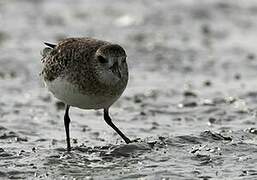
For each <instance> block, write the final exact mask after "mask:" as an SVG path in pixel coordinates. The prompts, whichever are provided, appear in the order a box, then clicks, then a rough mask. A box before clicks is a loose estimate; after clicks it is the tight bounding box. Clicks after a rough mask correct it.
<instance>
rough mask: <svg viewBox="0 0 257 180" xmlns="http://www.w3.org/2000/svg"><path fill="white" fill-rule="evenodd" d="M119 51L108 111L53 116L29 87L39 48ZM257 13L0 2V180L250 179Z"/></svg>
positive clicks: (182, 3)
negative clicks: (117, 88)
mask: <svg viewBox="0 0 257 180" xmlns="http://www.w3.org/2000/svg"><path fill="white" fill-rule="evenodd" d="M74 36H76V37H80V36H90V37H95V38H99V39H104V40H108V41H112V42H116V43H119V44H121V45H122V46H123V47H124V48H125V49H126V51H127V54H128V63H129V68H130V81H129V84H128V87H127V89H126V91H125V92H124V94H123V95H122V97H121V98H120V99H119V101H118V102H117V103H115V104H114V105H113V107H112V108H111V110H110V112H111V116H112V117H113V120H114V123H115V124H116V125H117V126H118V127H120V129H121V130H122V131H123V132H124V133H125V134H126V135H127V136H129V137H130V138H132V139H136V138H140V140H139V141H138V142H136V143H132V144H129V145H126V144H124V142H122V140H121V139H120V137H119V136H117V134H115V133H114V131H113V130H112V129H111V128H110V127H108V126H107V125H106V124H105V122H104V121H103V117H102V112H101V111H94V110H92V111H85V110H80V109H77V108H71V119H72V123H71V127H70V129H71V137H72V146H73V150H72V152H71V153H67V152H66V151H65V146H66V144H65V133H64V127H63V114H64V111H63V106H62V104H61V103H59V102H58V101H57V100H56V99H55V98H54V97H53V96H52V95H51V94H50V93H49V92H48V91H47V89H46V88H44V85H43V82H42V80H41V78H40V77H39V72H40V71H41V68H42V67H41V64H40V59H41V57H40V51H41V50H42V48H43V47H44V46H43V43H42V42H43V41H48V42H56V41H58V39H61V38H65V37H74ZM256 42H257V2H256V1H253V0H248V1H234V0H227V1H222V0H208V1H207V0H198V1H196V0H195V1H193V0H172V1H163V0H162V1H156V0H140V1H137V0H130V1H129V3H128V2H127V1H119V0H102V1H89V0H86V1H82V0H76V1H51V0H42V1H39V0H38V1H24V0H10V1H7V0H1V1H0V94H1V96H0V179H8V178H9V179H61V178H62V179H72V178H75V179H112V180H113V179H154V180H155V179H163V180H164V179H165V180H168V179H256V178H257V129H256V122H257V121H256V116H257V114H256V113H257V107H256V106H257V57H256V52H257V51H256V50H257V46H256Z"/></svg>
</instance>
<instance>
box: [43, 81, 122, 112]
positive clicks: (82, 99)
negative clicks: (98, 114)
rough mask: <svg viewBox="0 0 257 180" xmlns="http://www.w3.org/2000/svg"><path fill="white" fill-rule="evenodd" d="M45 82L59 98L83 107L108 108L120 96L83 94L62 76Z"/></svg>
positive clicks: (71, 104)
mask: <svg viewBox="0 0 257 180" xmlns="http://www.w3.org/2000/svg"><path fill="white" fill-rule="evenodd" d="M45 84H46V86H47V87H48V89H49V91H51V92H52V93H53V95H54V96H55V97H56V98H57V99H59V100H60V101H62V102H64V103H66V104H68V105H70V106H75V107H78V108H81V109H102V108H108V107H110V106H111V105H112V104H113V103H114V102H115V101H116V100H117V99H118V98H119V97H105V96H97V95H89V94H88V95H87V94H82V93H81V92H80V91H79V90H78V88H77V87H76V86H74V85H73V84H71V83H70V82H68V81H66V80H64V79H61V78H56V79H55V80H53V81H45Z"/></svg>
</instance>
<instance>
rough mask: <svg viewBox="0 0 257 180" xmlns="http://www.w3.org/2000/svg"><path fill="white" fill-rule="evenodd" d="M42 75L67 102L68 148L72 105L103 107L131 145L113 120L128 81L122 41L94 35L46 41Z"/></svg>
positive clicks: (60, 97)
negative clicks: (113, 107)
mask: <svg viewBox="0 0 257 180" xmlns="http://www.w3.org/2000/svg"><path fill="white" fill-rule="evenodd" d="M44 44H45V45H46V46H47V47H45V48H44V49H43V51H42V53H41V55H42V60H41V61H42V64H43V70H42V72H41V75H42V77H43V80H44V82H45V84H46V86H47V88H48V90H49V91H50V92H52V94H53V95H54V96H55V97H56V98H57V99H59V100H60V101H62V102H64V103H65V113H64V126H65V132H66V142H67V150H68V151H70V150H71V145H70V133H69V124H70V117H69V109H70V106H73V107H78V108H81V109H103V116H104V120H105V122H106V123H107V124H108V125H109V126H111V127H112V128H113V129H114V130H115V131H116V132H117V133H118V134H119V135H120V136H121V138H122V139H123V140H124V141H125V142H126V143H127V144H128V143H130V142H131V141H130V139H129V138H127V137H126V136H125V135H124V134H123V133H122V132H121V131H120V130H119V129H118V128H117V127H116V126H115V125H114V124H113V123H112V119H111V117H110V116H109V108H110V107H111V105H112V104H113V103H114V102H115V101H116V100H117V99H119V97H120V96H121V94H122V93H123V91H124V90H125V88H126V86H127V82H128V67H127V63H126V57H127V55H126V52H125V50H124V49H123V48H122V47H121V46H120V45H118V44H113V43H110V42H106V41H102V40H97V39H93V38H67V39H64V40H61V41H60V42H58V43H57V44H51V43H46V42H45V43H44Z"/></svg>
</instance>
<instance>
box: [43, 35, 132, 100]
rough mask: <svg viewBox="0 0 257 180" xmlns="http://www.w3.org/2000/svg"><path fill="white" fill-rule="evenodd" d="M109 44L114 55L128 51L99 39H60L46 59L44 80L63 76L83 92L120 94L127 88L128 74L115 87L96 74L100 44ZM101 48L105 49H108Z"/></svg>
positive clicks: (44, 59) (107, 94)
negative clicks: (105, 82)
mask: <svg viewBox="0 0 257 180" xmlns="http://www.w3.org/2000/svg"><path fill="white" fill-rule="evenodd" d="M109 45H110V46H111V48H109V49H112V48H113V52H112V53H113V54H114V55H115V54H120V53H122V54H125V51H124V49H123V48H122V47H120V46H119V45H116V44H111V43H109V42H106V41H101V40H97V39H92V38H67V39H64V40H62V41H60V42H59V43H58V44H57V45H56V47H54V48H53V49H52V50H51V51H50V52H48V53H47V55H46V56H45V57H43V59H42V63H43V70H42V75H43V78H44V80H45V81H53V80H54V79H56V78H57V77H61V78H65V79H66V80H67V81H68V82H70V83H72V84H74V86H77V87H78V88H79V90H80V91H81V93H85V94H94V95H104V96H109V95H110V96H115V95H120V94H121V93H122V92H123V90H124V89H125V87H126V84H127V81H128V77H125V78H124V79H122V80H121V81H120V82H119V83H118V84H116V85H115V86H109V85H106V84H102V83H100V82H99V81H98V78H97V77H96V73H95V71H96V68H95V62H94V61H95V60H96V59H95V53H96V51H97V50H98V49H99V48H100V47H105V46H109ZM112 45H113V47H112ZM101 50H102V51H104V50H105V48H102V49H101ZM116 51H117V52H116ZM105 53H108V52H105Z"/></svg>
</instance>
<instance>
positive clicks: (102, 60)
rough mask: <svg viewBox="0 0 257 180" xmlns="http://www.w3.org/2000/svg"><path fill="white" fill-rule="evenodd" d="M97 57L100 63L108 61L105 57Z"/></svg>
mask: <svg viewBox="0 0 257 180" xmlns="http://www.w3.org/2000/svg"><path fill="white" fill-rule="evenodd" d="M97 59H98V61H99V62H100V63H102V64H104V63H107V62H108V61H107V59H105V58H104V57H103V56H98V57H97Z"/></svg>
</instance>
